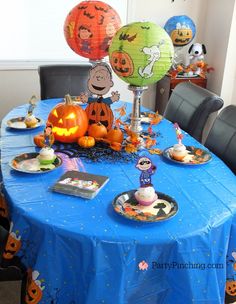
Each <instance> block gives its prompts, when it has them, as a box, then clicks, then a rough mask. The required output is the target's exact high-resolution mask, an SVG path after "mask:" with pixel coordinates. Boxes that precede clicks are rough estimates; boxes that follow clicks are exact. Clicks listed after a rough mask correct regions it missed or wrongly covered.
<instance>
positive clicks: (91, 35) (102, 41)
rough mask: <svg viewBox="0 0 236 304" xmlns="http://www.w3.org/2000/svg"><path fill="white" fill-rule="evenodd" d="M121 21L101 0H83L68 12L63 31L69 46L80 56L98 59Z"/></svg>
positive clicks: (104, 51)
mask: <svg viewBox="0 0 236 304" xmlns="http://www.w3.org/2000/svg"><path fill="white" fill-rule="evenodd" d="M120 26H121V21H120V17H119V15H118V14H117V12H116V11H115V10H114V9H113V8H112V7H111V6H110V5H108V4H106V3H104V2H102V1H83V2H80V3H79V4H78V5H77V6H75V7H74V8H73V9H72V10H71V11H70V12H69V14H68V16H67V18H66V20H65V25H64V33H65V38H66V41H67V43H68V44H69V46H70V48H71V49H72V50H73V51H74V52H75V53H77V54H79V55H80V56H83V57H86V58H89V59H91V60H100V59H102V58H104V57H105V56H107V55H108V48H109V45H110V43H111V40H112V38H113V36H114V35H115V33H116V31H117V30H118V29H119V28H120Z"/></svg>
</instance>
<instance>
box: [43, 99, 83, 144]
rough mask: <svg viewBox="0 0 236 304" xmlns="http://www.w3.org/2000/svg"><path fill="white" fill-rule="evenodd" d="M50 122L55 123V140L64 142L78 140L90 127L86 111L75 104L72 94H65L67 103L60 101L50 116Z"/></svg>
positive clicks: (53, 130)
mask: <svg viewBox="0 0 236 304" xmlns="http://www.w3.org/2000/svg"><path fill="white" fill-rule="evenodd" d="M48 123H50V124H52V125H53V128H52V133H53V135H54V138H55V140H58V141H60V142H63V143H72V142H76V141H77V140H78V138H79V137H81V136H83V135H84V134H85V132H86V131H87V129H88V118H87V115H86V113H85V111H84V110H83V109H82V108H81V107H80V106H79V105H76V104H73V102H72V100H71V97H70V95H66V96H65V103H59V104H58V105H57V106H56V107H54V108H53V109H52V111H51V112H50V114H49V116H48Z"/></svg>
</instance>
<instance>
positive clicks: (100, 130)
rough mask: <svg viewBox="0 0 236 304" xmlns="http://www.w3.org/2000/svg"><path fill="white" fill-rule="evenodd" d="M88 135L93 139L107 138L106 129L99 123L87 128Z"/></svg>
mask: <svg viewBox="0 0 236 304" xmlns="http://www.w3.org/2000/svg"><path fill="white" fill-rule="evenodd" d="M88 135H89V136H92V137H95V138H104V137H106V136H107V128H106V127H105V126H104V125H103V124H102V123H100V122H98V123H94V124H92V125H91V126H89V128H88Z"/></svg>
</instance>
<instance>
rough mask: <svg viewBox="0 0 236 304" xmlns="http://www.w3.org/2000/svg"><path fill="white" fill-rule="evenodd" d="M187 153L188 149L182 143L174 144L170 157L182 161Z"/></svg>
mask: <svg viewBox="0 0 236 304" xmlns="http://www.w3.org/2000/svg"><path fill="white" fill-rule="evenodd" d="M187 154H188V151H187V149H186V147H185V145H183V144H176V145H174V146H173V148H172V151H171V157H172V158H173V159H175V160H178V161H182V160H183V159H184V158H185V156H186V155H187Z"/></svg>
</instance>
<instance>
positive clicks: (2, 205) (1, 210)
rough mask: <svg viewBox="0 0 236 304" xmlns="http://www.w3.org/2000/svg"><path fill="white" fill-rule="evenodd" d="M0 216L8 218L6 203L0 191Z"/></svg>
mask: <svg viewBox="0 0 236 304" xmlns="http://www.w3.org/2000/svg"><path fill="white" fill-rule="evenodd" d="M0 216H2V217H5V218H8V209H7V204H6V200H5V198H4V196H3V194H2V193H0Z"/></svg>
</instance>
